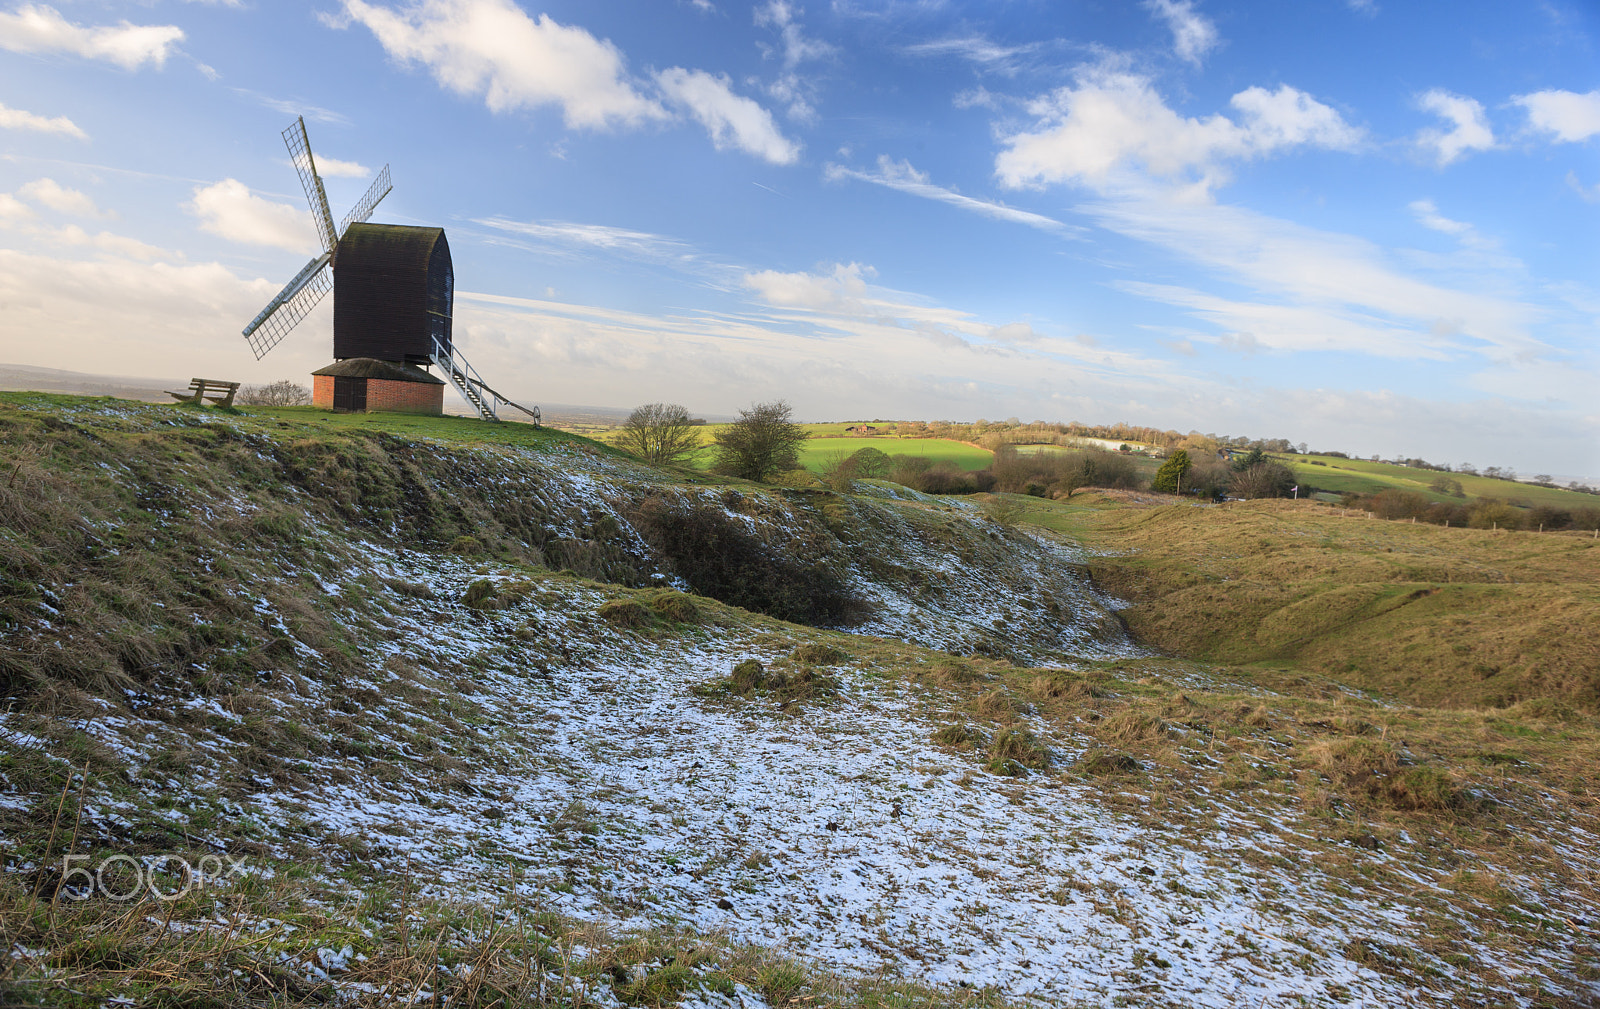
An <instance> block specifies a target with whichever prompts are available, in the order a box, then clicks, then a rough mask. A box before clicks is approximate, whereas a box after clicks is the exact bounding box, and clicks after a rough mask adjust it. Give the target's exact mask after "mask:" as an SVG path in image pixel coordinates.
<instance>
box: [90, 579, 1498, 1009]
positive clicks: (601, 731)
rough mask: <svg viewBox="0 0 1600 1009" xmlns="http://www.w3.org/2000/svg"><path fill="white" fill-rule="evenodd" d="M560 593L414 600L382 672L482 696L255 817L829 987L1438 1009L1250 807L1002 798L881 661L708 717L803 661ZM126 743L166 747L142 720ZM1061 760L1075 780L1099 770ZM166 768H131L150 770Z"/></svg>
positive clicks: (386, 685)
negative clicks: (758, 957)
mask: <svg viewBox="0 0 1600 1009" xmlns="http://www.w3.org/2000/svg"><path fill="white" fill-rule="evenodd" d="M387 567H388V569H389V570H390V572H391V573H393V574H396V575H399V576H403V577H406V578H409V579H412V580H416V581H430V580H431V581H432V583H433V584H434V587H435V589H436V591H438V592H440V594H441V595H454V594H459V592H460V590H461V589H462V588H463V587H464V585H465V584H466V582H467V580H468V579H470V578H472V577H475V576H477V574H478V572H476V571H474V570H472V569H471V566H470V565H468V564H466V563H462V562H450V561H446V562H443V563H442V564H441V566H440V568H439V569H436V570H432V571H429V570H425V569H423V568H421V567H420V566H418V567H415V568H407V567H406V565H405V564H404V563H403V562H400V561H398V560H393V559H391V560H390V561H389V562H388V565H387ZM551 586H552V590H553V591H554V592H555V593H556V594H557V595H558V596H559V601H555V600H549V601H547V602H545V603H537V602H530V603H527V604H526V605H524V606H521V607H519V608H516V609H512V610H507V611H500V612H495V613H489V614H483V613H469V612H467V611H465V610H464V608H461V607H457V606H455V604H444V605H445V608H446V609H448V610H449V613H450V619H449V620H447V621H443V622H441V621H439V620H437V619H436V618H427V617H425V616H423V615H420V614H416V613H407V612H406V610H407V608H408V606H409V601H397V602H396V604H395V608H396V610H397V612H396V613H395V614H393V617H394V619H396V621H397V623H398V627H397V630H398V631H399V634H398V635H397V636H396V637H395V639H394V640H393V641H392V642H391V643H389V644H388V645H387V646H384V647H385V648H386V649H387V650H388V651H389V652H391V653H392V654H393V655H395V656H402V657H405V658H407V659H408V660H409V661H412V662H415V663H417V664H419V665H423V666H427V667H438V666H442V665H447V664H450V663H456V664H462V663H464V664H465V666H466V667H467V668H470V669H471V670H472V673H471V677H470V682H462V683H459V684H458V687H459V690H460V694H459V695H458V696H457V698H456V699H455V703H454V704H451V705H449V706H448V707H446V706H444V705H443V704H442V703H441V702H442V701H443V700H444V698H443V696H442V695H441V696H433V697H429V696H423V697H413V699H411V700H401V698H402V696H408V697H410V696H412V695H410V694H406V693H405V692H404V691H401V690H399V689H398V685H399V684H400V683H401V681H402V679H403V678H402V677H400V676H398V674H395V673H392V672H391V673H390V674H389V679H388V680H385V679H384V678H383V676H381V675H380V676H378V677H375V678H374V679H373V680H372V681H371V682H370V683H368V684H366V686H368V687H370V688H371V689H373V690H375V691H377V692H380V693H382V694H383V695H384V697H385V702H384V703H383V704H382V706H381V709H380V706H379V705H378V704H376V703H375V704H374V705H373V710H371V711H369V712H367V713H366V716H365V717H364V719H363V725H364V726H365V728H367V729H368V730H369V731H370V733H371V736H372V740H371V741H372V742H374V743H375V744H379V745H383V746H386V747H388V748H390V749H391V750H392V751H393V752H394V753H395V754H396V755H395V756H392V757H391V758H389V759H390V762H391V763H393V764H396V765H398V766H399V767H400V768H401V773H400V776H399V777H398V778H396V777H394V776H393V775H390V776H389V777H387V778H386V779H382V780H380V779H379V778H377V777H374V776H373V775H372V774H371V773H369V771H370V768H369V767H364V766H363V764H362V762H360V761H357V760H352V759H349V758H341V757H333V756H328V757H321V758H316V759H314V760H312V761H310V766H309V767H308V768H307V769H306V771H305V773H304V775H303V776H302V777H303V783H302V784H299V785H292V786H289V787H282V786H275V787H273V788H271V789H267V790H263V791H260V792H258V793H257V794H255V795H254V796H253V797H252V798H250V799H249V800H247V801H245V802H244V804H243V811H244V812H245V813H246V814H247V815H249V816H251V817H253V818H255V819H257V820H260V821H262V822H264V823H267V824H282V825H293V827H294V828H295V829H296V830H297V831H299V832H301V833H303V834H309V835H311V836H316V835H317V834H319V833H320V834H324V835H327V836H330V837H332V836H343V837H358V838H360V839H361V840H362V843H363V845H364V846H365V849H366V851H367V852H368V855H367V857H368V858H370V859H372V860H374V862H375V863H378V864H381V865H384V866H387V867H389V868H392V869H394V870H399V869H400V868H401V867H402V866H404V865H406V864H409V865H410V867H411V870H412V871H413V872H414V873H418V874H420V875H421V876H422V877H424V878H431V880H432V883H431V885H430V887H429V889H430V890H431V891H433V892H434V893H435V895H437V896H464V897H477V898H480V899H491V895H492V892H493V890H494V887H495V886H496V885H498V884H500V883H502V882H503V881H504V880H505V879H506V872H507V869H506V865H507V862H508V861H512V860H514V861H515V862H516V863H518V864H519V865H520V866H521V872H522V876H521V878H522V880H523V884H522V885H523V887H524V889H525V890H526V892H527V893H528V894H529V895H530V896H533V897H535V898H537V899H539V900H541V901H544V902H546V904H547V906H549V907H551V908H553V909H556V910H560V911H562V912H566V913H570V914H573V915H576V916H579V917H584V918H596V919H600V920H604V921H610V922H613V923H615V924H616V925H618V926H621V927H625V928H626V927H634V926H646V925H650V924H670V923H676V924H687V925H689V926H692V927H693V928H696V929H699V930H703V931H712V930H725V931H727V932H728V933H729V934H731V935H732V936H733V937H734V938H736V939H740V940H748V941H751V942H757V943H762V944H768V945H773V946H777V947H780V948H785V949H787V950H790V951H792V952H794V953H796V954H798V955H801V956H804V957H806V958H808V959H812V960H815V961H819V962H821V963H823V964H827V965H830V966H833V967H836V968H842V969H847V970H859V971H862V972H872V971H878V970H883V969H888V970H891V971H893V972H896V973H900V974H904V975H908V976H914V977H917V978H920V979H924V980H927V981H929V982H933V983H960V984H967V985H973V986H978V987H983V986H992V987H993V988H995V989H998V990H999V991H1000V992H1001V993H1003V994H1005V995H1007V996H1011V997H1019V998H1025V999H1031V1000H1038V1001H1043V1002H1049V1003H1056V1004H1059V1003H1062V1002H1072V1001H1081V1002H1083V1003H1085V1004H1093V1005H1112V1004H1113V1003H1114V1001H1115V1000H1116V999H1118V998H1126V997H1130V996H1133V995H1138V997H1139V998H1140V999H1141V1000H1142V1003H1141V1004H1148V1005H1185V1006H1217V1007H1223V1006H1234V1005H1240V1004H1249V1005H1256V1004H1262V1003H1265V1004H1269V1005H1270V1004H1274V1000H1279V1001H1286V1002H1287V1001H1296V1002H1301V1003H1303V1004H1310V1005H1334V1004H1341V1003H1345V1002H1347V1001H1348V1000H1352V999H1353V1000H1355V1003H1356V1004H1361V1002H1362V1001H1363V1000H1365V1001H1366V1002H1367V1003H1369V1004H1384V1005H1397V1004H1428V1002H1429V998H1430V996H1429V993H1427V992H1425V991H1421V990H1416V989H1413V988H1412V987H1410V986H1408V985H1407V984H1405V983H1403V982H1401V981H1398V980H1396V978H1395V977H1393V976H1390V975H1389V974H1385V973H1379V972H1377V971H1375V970H1373V969H1371V968H1369V967H1367V966H1364V965H1362V964H1361V963H1357V962H1355V961H1354V960H1352V959H1350V958H1349V957H1348V956H1346V955H1345V950H1346V948H1347V947H1348V946H1349V944H1350V943H1351V941H1352V939H1353V938H1354V937H1355V936H1356V935H1357V934H1359V935H1360V936H1361V937H1363V938H1364V939H1365V940H1367V941H1371V942H1376V943H1378V944H1380V948H1382V947H1395V948H1405V947H1406V946H1407V944H1408V942H1409V941H1410V939H1409V937H1410V936H1411V935H1413V934H1414V933H1415V932H1416V931H1417V930H1418V929H1420V928H1421V926H1420V924H1419V923H1418V921H1417V920H1415V917H1414V914H1413V910H1412V909H1408V908H1407V907H1406V905H1405V903H1404V902H1403V901H1394V900H1388V899H1385V900H1376V899H1370V898H1364V897H1361V896H1358V895H1356V894H1354V893H1352V892H1351V891H1350V890H1349V889H1348V887H1347V886H1345V885H1343V884H1340V883H1337V882H1335V881H1332V880H1330V879H1329V878H1328V877H1327V876H1325V875H1324V874H1323V873H1321V872H1319V870H1318V869H1317V868H1316V867H1315V865H1314V864H1309V863H1297V862H1296V861H1295V860H1294V857H1293V853H1294V846H1295V843H1296V840H1297V837H1296V835H1295V834H1293V832H1292V831H1290V830H1289V829H1288V828H1286V827H1284V826H1282V825H1276V824H1267V825H1266V827H1265V828H1264V826H1263V823H1262V820H1261V817H1260V814H1259V813H1258V812H1255V811H1251V810H1247V809H1244V808H1240V809H1229V808H1228V807H1227V805H1226V802H1225V801H1222V800H1216V807H1217V810H1218V811H1217V814H1216V816H1215V825H1214V827H1213V828H1212V829H1210V830H1208V831H1204V832H1200V833H1196V832H1193V831H1192V830H1181V829H1178V828H1177V826H1176V825H1174V827H1173V828H1171V829H1162V828H1161V827H1160V826H1159V824H1158V825H1155V826H1152V825H1151V824H1150V821H1149V818H1148V817H1136V816H1133V815H1130V814H1128V813H1126V812H1119V811H1115V810H1112V809H1109V808H1107V807H1106V806H1105V805H1104V804H1103V803H1102V801H1101V800H1100V798H1099V796H1100V794H1101V793H1098V792H1097V791H1095V790H1094V789H1092V788H1090V787H1088V786H1084V785H1079V784H1073V783H1070V782H1069V781H1068V780H1067V779H1064V778H1062V777H1061V776H1059V775H1057V774H1048V773H1047V774H1038V775H1035V776H1033V777H1031V778H1028V779H1025V780H1018V779H1012V778H1002V777H997V776H995V775H991V774H988V773H986V772H984V771H982V770H980V769H978V768H977V767H976V766H975V765H974V764H973V763H972V762H971V761H972V758H970V757H963V756H958V755H953V754H952V753H950V752H947V751H944V750H941V749H939V748H937V747H934V746H932V745H931V744H930V743H929V735H930V733H931V731H932V730H933V729H934V728H936V727H937V725H938V720H937V718H936V717H935V715H934V711H936V709H937V707H938V699H937V698H936V697H930V696H929V695H928V694H926V693H925V692H923V691H922V689H921V688H918V687H914V686H910V685H907V684H905V683H904V682H902V681H901V680H899V679H898V678H895V677H892V676H891V677H885V676H883V675H881V674H880V673H879V671H878V670H876V669H874V668H873V667H872V666H871V665H870V664H866V665H860V664H852V665H851V666H849V667H847V668H846V669H844V670H842V680H843V683H844V692H843V697H842V698H841V699H840V700H839V701H837V702H835V703H834V704H832V705H828V706H811V707H807V708H804V709H802V710H800V711H798V712H794V713H784V712H780V711H779V710H778V709H777V708H776V707H774V706H773V705H770V704H766V703H763V702H759V701H756V702H744V701H729V702H723V701H717V700H706V699H703V698H701V697H698V696H696V695H694V694H693V693H691V688H693V687H695V686H696V685H698V684H701V683H703V682H705V681H707V680H712V679H715V678H718V677H721V676H724V675H726V674H727V672H728V671H729V669H730V668H731V667H732V666H733V665H734V664H735V663H736V662H738V661H740V660H741V659H743V658H746V657H757V658H760V659H762V660H763V661H767V662H771V661H773V660H775V659H777V658H779V657H780V656H781V655H782V654H784V653H785V652H786V651H787V649H788V648H790V647H792V644H793V643H792V642H775V641H774V640H772V636H771V635H770V634H768V635H760V634H756V633H754V632H753V631H750V630H746V629H743V628H720V629H702V630H700V631H699V632H698V633H695V634H690V635H685V636H667V635H663V636H659V637H652V636H634V635H627V634H622V633H618V632H613V631H609V630H602V629H601V628H602V627H603V625H601V624H600V623H599V622H598V621H597V620H596V618H594V617H593V615H592V614H593V611H594V610H595V609H596V608H597V607H598V605H599V604H600V603H601V602H602V601H604V599H605V596H604V595H603V594H602V593H601V592H598V591H596V590H594V589H589V588H585V587H582V586H580V585H576V584H573V583H570V582H552V583H551ZM452 590H453V591H452ZM530 620H531V621H533V622H536V623H537V625H538V626H539V627H540V628H541V631H542V633H543V634H545V635H547V636H548V637H550V638H552V639H559V640H561V641H563V642H565V643H568V644H569V645H570V644H577V643H579V642H580V641H581V642H582V643H583V644H584V645H585V647H584V648H583V649H582V652H581V657H580V658H578V659H577V660H576V661H573V662H571V663H567V664H559V663H558V664H554V665H551V666H550V667H549V669H548V672H543V671H539V672H537V673H536V672H535V671H534V670H532V669H531V668H530V665H529V664H528V663H527V662H526V659H525V657H520V656H519V655H518V653H517V652H516V651H515V650H514V649H511V650H509V651H508V648H510V646H509V644H508V643H509V642H513V641H515V640H516V639H515V638H514V637H513V634H514V632H515V631H516V630H517V629H518V628H519V627H526V626H528V625H529V622H530ZM845 644H846V645H848V642H845ZM374 658H375V659H376V660H381V658H382V656H381V654H379V655H375V656H374ZM379 664H380V662H379V661H375V662H374V665H375V666H377V665H379ZM458 667H459V666H458ZM350 686H360V684H350ZM441 689H442V688H441ZM930 703H931V704H932V705H933V709H932V710H930ZM195 710H196V711H200V710H203V709H201V708H198V707H197V708H196V709H195ZM441 710H447V711H448V712H449V713H450V717H451V718H454V719H457V720H459V721H460V723H461V724H462V725H464V726H466V727H467V729H466V730H465V731H457V732H455V733H453V734H452V735H453V736H455V737H456V738H455V739H453V740H452V742H454V743H455V744H456V745H454V746H453V748H452V756H453V758H454V759H456V760H459V761H460V762H461V765H460V775H461V778H462V780H463V782H464V787H463V788H461V789H460V790H457V791H454V792H442V791H440V790H439V789H438V788H437V786H436V785H434V784H432V781H433V779H431V778H428V777H427V776H426V775H424V774H422V773H421V769H422V766H423V764H424V763H425V760H424V758H423V756H422V755H421V754H419V753H416V752H414V750H413V748H412V746H411V744H410V743H408V742H407V739H406V736H405V731H416V730H418V729H421V730H423V731H429V730H428V728H427V727H428V726H429V725H430V724H431V725H435V726H437V725H439V723H440V719H441V718H442V717H443V716H442V715H441V714H440V712H441ZM106 724H107V725H109V726H113V727H114V728H115V729H116V730H117V732H118V734H122V733H126V735H125V736H124V738H129V737H132V738H135V739H146V738H149V733H147V732H145V731H140V729H141V726H139V725H137V724H135V722H134V720H113V721H110V722H108V723H106ZM150 724H154V723H150ZM402 727H405V731H402ZM144 728H149V725H146V726H144ZM1033 728H1034V729H1035V731H1037V732H1039V733H1041V734H1045V735H1047V727H1046V726H1043V725H1034V726H1033ZM431 731H432V732H433V733H435V734H442V732H443V730H442V729H439V728H434V729H432V730H431ZM1047 738H1048V741H1049V743H1050V745H1051V746H1052V747H1053V748H1054V750H1055V756H1056V761H1057V762H1058V763H1064V762H1066V761H1069V760H1071V759H1072V758H1073V757H1074V756H1075V755H1076V753H1077V752H1078V751H1079V750H1080V749H1081V747H1082V741H1080V740H1074V739H1072V738H1062V737H1048V735H1047ZM193 742H194V744H195V745H196V747H197V749H201V750H205V751H207V752H208V753H209V755H210V757H211V759H213V760H214V761H216V763H217V765H218V766H219V767H221V766H224V765H226V764H227V763H228V762H229V761H230V759H231V757H230V753H229V752H228V748H226V747H222V746H220V745H217V743H216V742H215V741H214V740H213V741H208V740H207V739H205V738H204V737H203V734H198V733H197V734H195V735H194V737H193ZM157 746H159V744H158V743H154V742H146V743H144V744H143V745H142V746H141V745H139V744H134V743H131V742H130V743H129V744H128V747H129V748H130V749H141V748H142V749H144V750H145V753H144V755H143V758H144V759H150V758H151V757H152V756H154V753H153V752H151V751H153V750H154V749H155V748H156V747H157ZM408 765H409V766H408ZM1210 798H1212V799H1213V800H1215V799H1216V797H1210ZM108 812H109V811H108ZM830 825H831V826H830ZM1307 840H1309V839H1307ZM1252 854H1255V855H1262V856H1267V857H1266V858H1258V857H1250V856H1251V855H1252ZM1286 855H1287V856H1288V857H1287V858H1286V857H1285V856H1286ZM1273 860H1276V861H1277V862H1278V863H1280V864H1278V865H1276V866H1273V865H1272V861H1273ZM372 868H374V869H376V868H377V865H374V866H372ZM719 902H723V903H726V904H728V905H731V907H722V906H719ZM1507 969H1508V970H1511V969H1514V965H1512V964H1508V965H1507Z"/></svg>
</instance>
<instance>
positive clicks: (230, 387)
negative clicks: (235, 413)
mask: <svg viewBox="0 0 1600 1009" xmlns="http://www.w3.org/2000/svg"><path fill="white" fill-rule="evenodd" d="M238 391H239V383H238V382H224V381H221V380H220V379H215V378H191V379H190V380H189V391H188V392H173V391H172V390H171V389H168V390H167V395H168V396H172V397H174V398H176V399H177V401H178V402H180V403H193V404H194V405H195V406H199V405H200V400H201V399H205V400H206V401H207V402H210V403H215V404H217V405H218V406H232V405H233V394H234V393H236V392H238ZM213 393H215V395H213Z"/></svg>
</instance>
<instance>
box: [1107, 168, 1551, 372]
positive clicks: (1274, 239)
mask: <svg viewBox="0 0 1600 1009" xmlns="http://www.w3.org/2000/svg"><path fill="white" fill-rule="evenodd" d="M1076 209H1077V210H1078V211H1079V212H1080V213H1083V214H1085V215H1087V216H1088V217H1090V218H1092V219H1094V220H1096V221H1097V222H1098V223H1099V224H1100V225H1101V226H1102V227H1105V228H1107V229H1109V230H1111V231H1114V232H1117V233H1119V234H1123V235H1126V236H1128V237H1131V238H1135V239H1138V240H1140V241H1144V242H1149V243H1151V244H1152V245H1155V246H1158V247H1160V248H1162V249H1164V250H1166V251H1168V252H1169V253H1172V254H1174V255H1177V256H1180V257H1182V258H1184V259H1187V260H1189V261H1191V262H1194V263H1196V264H1198V265H1200V266H1202V267H1204V268H1206V269H1207V270H1209V271H1211V272H1213V273H1214V274H1216V275H1219V276H1220V277H1222V278H1224V279H1226V280H1227V281H1229V282H1231V283H1235V284H1241V285H1244V286H1245V287H1246V288H1247V289H1248V290H1250V291H1251V292H1253V293H1254V294H1255V295H1256V297H1257V299H1258V300H1257V301H1253V302H1247V301H1243V300H1239V299H1229V298H1222V297H1217V296H1213V295H1209V294H1204V293H1201V292H1197V291H1189V290H1187V289H1179V288H1176V287H1163V286H1160V285H1153V284H1148V283H1144V282H1123V283H1122V285H1121V286H1122V288H1123V289H1124V290H1129V291H1131V292H1134V293H1138V294H1140V295H1141V296H1145V297H1150V298H1153V299H1155V300H1158V301H1162V302H1165V303H1167V304H1172V305H1177V306H1180V307H1184V308H1188V309H1191V310H1193V311H1194V313H1195V314H1196V315H1197V317H1199V318H1202V319H1205V320H1206V321H1208V322H1210V323H1212V324H1214V325H1215V326H1217V327H1218V328H1220V329H1222V330H1224V331H1234V332H1250V333H1252V334H1253V336H1254V338H1255V339H1256V340H1257V341H1258V342H1259V343H1261V344H1262V345H1263V346H1266V347H1270V348H1277V349H1284V350H1304V349H1313V348H1321V349H1336V348H1340V347H1342V349H1345V350H1350V351H1355V352H1358V353H1363V354H1371V355H1376V356H1382V357H1401V358H1404V357H1416V358H1430V357H1436V356H1438V355H1441V354H1448V355H1450V356H1461V355H1470V354H1476V355H1480V356H1483V357H1486V358H1495V359H1503V358H1510V357H1520V358H1523V359H1527V358H1529V356H1530V355H1531V356H1538V355H1541V354H1545V353H1548V352H1549V351H1550V348H1549V347H1547V346H1545V345H1544V344H1542V343H1540V342H1539V341H1538V340H1536V339H1535V338H1534V337H1533V336H1532V335H1531V330H1532V325H1533V323H1534V322H1535V321H1536V320H1537V319H1538V318H1539V317H1540V316H1541V312H1540V310H1539V309H1537V308H1535V307H1534V306H1533V305H1531V304H1529V303H1526V302H1524V301H1521V300H1518V299H1516V298H1508V297H1500V296H1496V295H1493V294H1489V293H1485V292H1484V291H1483V290H1482V289H1481V288H1474V287H1471V286H1467V285H1463V286H1444V285H1442V284H1438V283H1430V282H1428V281H1425V280H1419V279H1417V278H1416V277H1413V276H1410V275H1408V274H1407V273H1405V272H1403V271H1402V270H1400V269H1398V268H1397V267H1396V266H1395V265H1393V264H1392V263H1391V262H1390V261H1389V257H1388V256H1386V255H1385V254H1384V252H1383V250H1381V249H1380V248H1379V247H1377V246H1376V245H1374V244H1372V243H1371V242H1368V241H1366V240H1364V239H1360V238H1356V237H1354V236H1350V235H1341V234H1337V233H1332V232H1325V231H1319V230H1316V229H1313V228H1307V227H1304V226H1301V225H1297V224H1294V223H1292V222H1289V221H1284V220H1280V219H1277V218H1272V217H1269V216H1266V215H1263V214H1259V213H1256V212H1254V211H1250V210H1247V209H1245V208H1242V207H1233V206H1225V205H1217V204H1211V203H1195V202H1192V201H1183V200H1177V199H1172V198H1170V197H1166V196H1163V195H1162V194H1160V193H1159V192H1152V191H1148V190H1144V191H1137V190H1133V191H1128V192H1124V193H1120V194H1116V195H1112V196H1110V197H1108V198H1106V199H1103V200H1100V201H1097V202H1093V203H1088V204H1083V205H1080V206H1079V207H1077V208H1076ZM1434 216H1435V217H1438V221H1437V222H1436V223H1440V224H1443V225H1444V226H1445V227H1451V226H1454V225H1455V222H1448V221H1447V219H1445V218H1442V217H1439V215H1437V214H1436V213H1435V215H1434Z"/></svg>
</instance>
